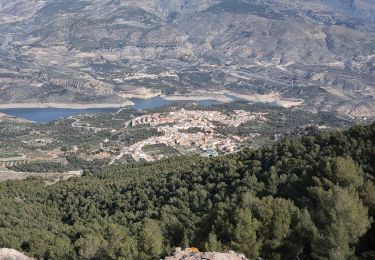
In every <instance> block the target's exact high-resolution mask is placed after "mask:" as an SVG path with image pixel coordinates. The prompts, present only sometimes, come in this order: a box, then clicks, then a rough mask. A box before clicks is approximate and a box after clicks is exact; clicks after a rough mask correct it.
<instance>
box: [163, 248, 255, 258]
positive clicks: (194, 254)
mask: <svg viewBox="0 0 375 260" xmlns="http://www.w3.org/2000/svg"><path fill="white" fill-rule="evenodd" d="M165 260H248V258H246V256H244V255H243V254H238V253H236V252H233V251H229V252H228V253H219V252H199V251H198V250H196V249H195V248H187V249H185V250H181V248H179V247H178V248H176V250H175V253H174V255H173V256H169V257H166V258H165Z"/></svg>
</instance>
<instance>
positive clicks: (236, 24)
mask: <svg viewBox="0 0 375 260" xmlns="http://www.w3.org/2000/svg"><path fill="white" fill-rule="evenodd" d="M373 10H375V2H374V1H370V0H367V1H365V0H363V1H346V2H345V3H342V1H333V2H332V1H323V0H322V1H313V0H311V1H303V2H301V1H294V0H283V1H273V0H262V1H260V0H258V1H246V0H220V1H219V0H217V1H216V0H206V1H196V0H192V1H177V0H175V1H163V0H158V1H149V0H142V1H126V2H124V1H75V0H69V1H64V2H62V1H57V0H48V1H33V2H29V1H24V0H19V1H16V2H15V1H12V2H8V1H5V0H2V1H0V13H1V16H2V17H3V18H2V19H1V20H0V32H1V34H2V35H1V36H0V46H1V48H0V65H1V67H2V69H1V71H0V77H1V84H0V100H1V101H2V102H5V103H6V102H12V103H17V102H58V101H59V100H61V99H62V98H63V99H65V100H69V101H70V102H87V103H90V102H91V103H92V102H97V103H114V102H117V103H122V102H123V101H124V96H127V95H129V94H130V95H131V94H132V93H133V91H134V89H137V88H142V87H144V88H146V89H148V90H149V91H150V92H155V93H159V92H162V93H163V94H166V95H169V94H186V93H194V92H196V91H198V90H208V91H210V92H222V91H228V92H234V93H238V94H246V95H251V94H269V93H278V94H279V95H281V96H282V97H284V98H294V99H303V100H304V104H303V105H302V106H301V109H306V110H309V111H334V112H340V113H344V114H349V115H352V116H353V117H362V116H363V117H372V116H374V115H375V98H374V97H375V86H374V78H375V65H374V62H375V48H374V46H373V44H372V43H373V42H374V41H375V29H374V28H375V26H373V25H374V19H375V16H374V12H373Z"/></svg>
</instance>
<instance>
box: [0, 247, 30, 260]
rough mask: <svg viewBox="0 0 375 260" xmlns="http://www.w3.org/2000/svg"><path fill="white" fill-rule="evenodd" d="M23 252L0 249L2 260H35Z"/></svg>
mask: <svg viewBox="0 0 375 260" xmlns="http://www.w3.org/2000/svg"><path fill="white" fill-rule="evenodd" d="M33 259H34V258H30V257H28V256H26V255H24V254H22V253H21V252H19V251H17V250H14V249H11V248H1V249H0V260H33Z"/></svg>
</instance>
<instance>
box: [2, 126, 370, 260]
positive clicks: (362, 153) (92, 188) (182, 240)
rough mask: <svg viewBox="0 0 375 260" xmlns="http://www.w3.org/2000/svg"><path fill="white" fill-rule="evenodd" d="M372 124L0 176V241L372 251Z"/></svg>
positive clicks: (148, 249)
mask: <svg viewBox="0 0 375 260" xmlns="http://www.w3.org/2000/svg"><path fill="white" fill-rule="evenodd" d="M374 147H375V124H373V125H369V126H357V127H354V128H352V129H350V130H348V131H344V132H328V133H322V134H320V135H318V136H309V137H302V138H299V139H291V140H285V141H283V142H281V143H279V144H276V145H273V146H269V147H265V148H262V149H260V150H250V149H249V150H244V151H242V152H240V153H238V154H233V155H227V156H221V157H217V158H199V157H194V156H193V157H180V158H174V159H173V158H171V159H168V160H162V161H158V162H153V163H144V164H142V163H136V164H132V165H118V166H114V167H110V168H107V169H106V170H104V171H102V172H100V173H95V174H89V173H87V174H86V175H85V176H83V177H81V178H74V179H70V180H68V181H61V182H58V183H56V184H54V185H51V186H46V185H45V181H44V180H43V179H39V178H30V179H28V180H25V181H7V182H3V183H0V211H1V212H2V214H1V215H0V248H1V247H6V248H14V249H16V250H20V251H22V252H25V253H26V254H27V255H29V256H31V257H36V258H44V259H120V258H122V259H159V258H160V257H163V256H166V255H172V251H173V249H174V248H175V247H177V246H180V247H183V248H185V247H197V248H199V249H200V250H202V251H208V252H212V251H215V252H228V251H229V250H235V251H236V252H238V253H243V254H245V255H246V257H248V258H249V259H255V258H257V257H258V256H259V257H261V258H263V259H296V258H299V259H301V258H304V259H327V258H331V259H348V258H350V257H362V259H374V256H375V249H374V244H375V243H374V240H373V238H374V235H375V233H374V227H373V225H374V223H373V221H372V218H373V217H374V216H375V204H374V202H375V184H374V178H375V171H374V169H375V161H374V160H373V158H374V156H375V149H374Z"/></svg>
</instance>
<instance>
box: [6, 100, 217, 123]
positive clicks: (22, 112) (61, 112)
mask: <svg viewBox="0 0 375 260" xmlns="http://www.w3.org/2000/svg"><path fill="white" fill-rule="evenodd" d="M131 101H133V102H134V105H133V106H130V107H131V108H134V109H155V108H159V107H163V106H166V105H169V104H173V103H176V101H168V100H165V99H163V98H161V97H154V98H150V99H140V98H133V99H131ZM194 103H197V104H200V105H202V106H211V105H215V104H219V103H220V102H218V101H215V100H203V101H195V102H194ZM114 111H117V108H90V109H66V108H12V109H0V113H4V114H8V115H12V116H16V117H20V118H24V119H27V120H30V121H33V122H37V123H47V122H49V121H53V120H56V119H60V118H64V117H69V116H74V115H79V114H87V113H109V112H114Z"/></svg>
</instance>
